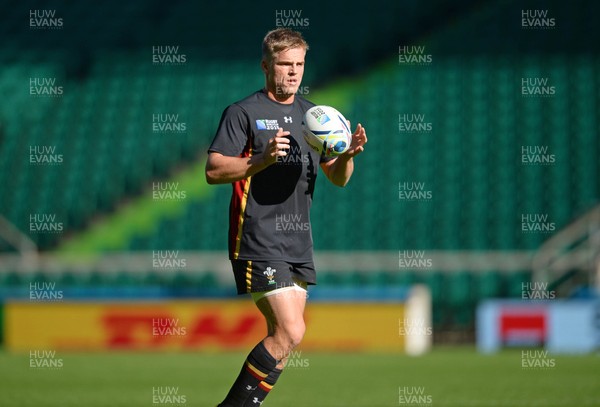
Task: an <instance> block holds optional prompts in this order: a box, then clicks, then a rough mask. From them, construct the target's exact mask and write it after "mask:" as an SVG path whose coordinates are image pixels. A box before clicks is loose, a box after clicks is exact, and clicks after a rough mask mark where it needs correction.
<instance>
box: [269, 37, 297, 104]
mask: <svg viewBox="0 0 600 407" xmlns="http://www.w3.org/2000/svg"><path fill="white" fill-rule="evenodd" d="M305 55H306V50H305V49H304V48H302V47H298V48H290V49H287V50H285V51H281V52H279V53H278V54H277V55H275V56H274V57H273V60H272V61H271V64H269V63H268V62H265V61H263V70H264V71H265V73H266V75H267V89H268V90H269V91H271V92H272V93H273V94H274V95H275V97H276V98H277V99H286V98H288V97H290V96H291V95H293V94H295V93H296V92H297V91H298V87H299V86H300V83H301V82H302V75H304V56H305Z"/></svg>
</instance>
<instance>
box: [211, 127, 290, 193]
mask: <svg viewBox="0 0 600 407" xmlns="http://www.w3.org/2000/svg"><path fill="white" fill-rule="evenodd" d="M289 134H290V132H289V131H283V129H282V128H280V129H279V130H278V131H277V134H276V135H275V137H273V138H272V139H270V140H269V144H268V145H267V148H265V151H264V152H263V153H262V154H259V155H253V156H250V157H228V156H225V155H223V154H221V153H217V152H212V153H210V154H209V155H208V159H207V160H206V168H205V175H206V182H208V183H209V184H230V183H232V182H236V181H239V180H242V179H244V178H248V177H251V176H252V175H254V174H256V173H257V172H259V171H262V170H264V169H265V168H267V167H268V166H269V165H271V164H273V163H275V162H276V161H277V157H285V156H286V155H287V151H286V150H288V149H289V148H290V140H289V139H288V138H287V137H286V136H289Z"/></svg>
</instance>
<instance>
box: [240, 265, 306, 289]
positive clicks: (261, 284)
mask: <svg viewBox="0 0 600 407" xmlns="http://www.w3.org/2000/svg"><path fill="white" fill-rule="evenodd" d="M231 266H232V267H233V276H234V277H235V285H236V286H237V292H238V294H246V293H257V292H262V291H272V290H275V289H277V288H282V287H291V286H293V285H294V279H297V280H300V281H304V282H306V283H307V284H311V285H312V284H316V282H317V279H316V272H315V265H314V263H313V262H312V261H311V262H306V263H290V262H286V261H281V260H278V261H269V260H266V261H263V260H231Z"/></svg>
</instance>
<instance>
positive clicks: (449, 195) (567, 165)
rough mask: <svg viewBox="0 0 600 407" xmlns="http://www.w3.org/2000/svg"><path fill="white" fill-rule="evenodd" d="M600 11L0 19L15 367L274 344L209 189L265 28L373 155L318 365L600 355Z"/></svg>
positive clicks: (321, 258) (324, 285)
mask: <svg viewBox="0 0 600 407" xmlns="http://www.w3.org/2000/svg"><path fill="white" fill-rule="evenodd" d="M599 13H600V3H598V2H595V1H591V0H589V1H585V0H579V1H575V2H559V1H549V0H548V1H529V0H527V1H511V0H497V1H494V0H490V1H482V0H462V1H459V2H448V1H441V0H430V1H427V2H422V1H413V0H404V1H395V2H382V1H374V2H373V1H372V2H369V4H358V3H357V4H354V3H352V4H349V3H347V2H342V1H337V0H335V1H327V2H319V3H318V4H316V3H301V2H295V1H291V2H286V3H285V4H284V3H282V2H280V1H270V0H267V1H264V2H260V4H259V3H256V2H210V3H205V2H192V1H176V0H174V1H170V2H161V1H140V2H126V1H113V0H109V1H102V2H90V1H33V0H29V1H9V0H5V1H2V2H0V19H1V20H2V24H0V34H1V35H2V38H3V39H4V40H3V41H2V45H0V67H1V68H0V94H2V95H3V98H2V99H1V101H0V187H1V193H0V301H1V303H2V307H1V310H0V320H1V322H2V324H0V341H2V343H3V347H4V349H5V350H6V352H9V353H17V354H18V353H19V352H21V353H22V352H25V353H26V354H27V353H28V352H29V359H30V361H31V358H32V356H31V351H32V350H34V349H35V350H40V349H43V350H46V351H57V352H59V353H60V352H70V351H77V352H80V351H99V350H114V349H126V350H144V351H146V350H157V351H162V350H170V351H172V350H175V351H189V350H193V351H198V352H200V353H201V354H202V352H209V353H210V352H229V351H236V352H237V351H240V352H241V351H246V350H248V349H250V347H251V345H252V344H253V343H255V342H256V340H257V339H258V340H260V338H261V337H262V335H264V327H263V325H262V324H263V323H262V322H261V320H260V317H259V315H257V313H256V311H255V310H254V307H253V305H252V304H251V302H250V300H249V299H248V298H240V297H238V296H236V295H235V286H234V281H233V276H232V274H231V271H230V264H229V261H228V260H227V253H226V236H227V227H228V221H227V216H228V205H229V198H230V194H231V187H230V186H229V185H220V186H208V185H207V184H206V182H205V180H204V162H205V159H206V149H207V147H208V145H209V143H210V142H211V140H212V138H213V136H214V133H215V131H216V128H217V126H218V123H219V119H220V116H221V113H222V111H223V109H224V108H225V107H226V106H228V105H229V104H231V103H233V102H235V101H237V100H239V99H241V98H243V97H245V96H246V95H248V94H250V93H252V92H254V91H256V90H258V89H260V88H261V87H262V86H263V84H264V78H263V74H262V72H261V71H260V66H259V63H260V52H261V51H260V45H261V41H262V38H263V36H264V34H265V33H266V32H267V31H268V30H270V29H273V28H275V27H277V26H289V27H291V28H294V29H296V30H299V31H301V32H302V33H303V35H304V36H305V38H306V40H307V41H308V43H309V44H310V51H309V52H308V54H307V58H306V73H305V76H304V80H303V84H302V85H303V86H302V87H301V89H300V93H301V94H302V96H304V97H306V98H307V99H309V100H311V101H313V102H315V103H317V104H327V105H331V106H334V107H336V108H337V109H338V110H340V111H341V112H343V113H344V114H345V116H346V117H347V118H348V119H349V120H350V121H351V122H352V123H353V126H355V125H356V124H357V123H358V122H360V123H362V124H363V125H364V126H365V127H366V129H367V133H368V137H369V143H368V145H367V148H366V152H365V153H364V154H363V155H361V156H359V157H358V158H357V159H356V170H355V172H354V175H353V177H352V180H351V182H350V183H349V185H348V186H347V187H346V188H345V189H339V188H336V187H334V186H332V185H330V184H329V183H328V182H327V181H326V179H325V177H324V176H322V175H321V176H319V178H318V181H317V186H316V190H315V195H314V201H313V208H312V215H311V216H312V217H311V219H312V233H313V238H314V244H315V262H316V266H317V270H318V282H319V285H318V286H317V287H315V288H313V289H312V290H311V291H310V293H309V303H312V305H309V308H308V309H307V319H308V324H309V331H308V333H307V338H306V341H305V343H304V344H303V346H304V347H303V348H302V349H305V350H307V351H311V350H327V351H336V350H345V351H351V352H358V353H361V352H368V351H381V352H388V353H406V352H408V353H415V354H421V353H425V352H427V351H428V350H429V349H430V348H431V347H432V346H433V349H434V350H435V348H436V346H442V347H443V346H446V345H449V344H452V345H469V346H472V345H475V344H476V345H477V346H478V349H479V351H480V352H484V353H490V352H495V351H497V350H500V349H501V348H503V347H506V346H508V347H511V346H513V347H515V346H516V347H517V348H519V349H521V348H522V347H524V346H526V347H531V346H533V347H535V349H549V350H551V351H555V352H559V353H561V352H562V353H584V354H585V353H588V354H589V353H593V352H597V350H598V347H599V346H600V304H599V302H598V292H599V287H600V274H599V273H600V263H599V257H598V256H599V254H600V206H599V202H600V187H599V179H598V175H599V170H600V168H599V158H600V138H599V131H600V125H599V123H600V122H599V114H600V103H599V100H600V53H599V51H600V43H599V42H598V38H599V35H600V32H599V29H598V25H597V22H596V18H595V16H597V15H598V14H599ZM311 307H312V308H311ZM376 315H378V316H379V318H377V317H375V316H376ZM577 318H579V319H577ZM311 321H313V325H312V326H313V327H314V329H313V330H312V333H311ZM332 321H333V322H332ZM567 322H568V324H567ZM565 324H567V325H565ZM157 328H158V330H157ZM165 328H169V329H165ZM170 328H172V329H170ZM406 328H408V329H406ZM411 328H412V329H411ZM413 334H414V335H413ZM413 336H418V337H419V338H420V339H419V340H416V339H415V341H416V342H415V343H416V344H414V345H409V344H410V343H412V342H411V341H413V339H414V338H412V337H413ZM571 338H574V339H573V340H571ZM411 346H414V348H412V349H413V350H412V351H411ZM38 356H39V355H38V354H34V356H33V357H34V358H37V357H38ZM39 357H42V358H43V356H39ZM148 357H149V358H151V356H148ZM523 357H524V356H521V360H523ZM534 359H535V357H534ZM537 359H538V360H539V359H540V357H539V356H538V357H537ZM542 359H543V358H542ZM236 363H237V362H236ZM240 363H241V359H240ZM236 369H237V368H236ZM234 370H235V369H233V370H232V374H233V371H234ZM228 380H229V379H226V380H224V382H227V381H228ZM226 385H227V383H223V386H226ZM432 391H433V390H432ZM219 392H222V391H221V390H219ZM219 392H217V393H218V394H220V393H219ZM213 398H215V400H216V399H218V397H217V396H213ZM15 400H16V399H15ZM596 401H597V399H596ZM215 402H216V401H215ZM15 403H16V402H15ZM40 403H41V402H40ZM213 404H214V403H213ZM14 405H20V404H18V403H16V404H14ZM32 405H41V404H32ZM48 405H51V404H48ZM89 405H92V404H89ZM306 405H308V404H306ZM314 405H317V404H314ZM323 405H325V404H323ZM332 405H333V404H332ZM356 405H359V404H356ZM360 405H363V404H360ZM364 405H369V404H364ZM371 405H376V404H371ZM382 405H384V404H382ZM385 405H388V404H385ZM389 405H397V404H389ZM440 405H441V404H440ZM580 405H588V404H580ZM589 405H593V404H589Z"/></svg>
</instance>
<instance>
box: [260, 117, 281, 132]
mask: <svg viewBox="0 0 600 407" xmlns="http://www.w3.org/2000/svg"><path fill="white" fill-rule="evenodd" d="M256 129H257V130H278V129H279V123H278V122H277V119H274V120H272V119H256Z"/></svg>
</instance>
